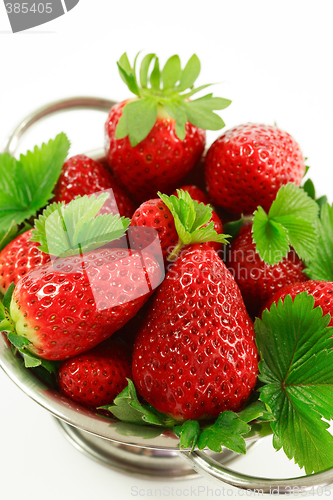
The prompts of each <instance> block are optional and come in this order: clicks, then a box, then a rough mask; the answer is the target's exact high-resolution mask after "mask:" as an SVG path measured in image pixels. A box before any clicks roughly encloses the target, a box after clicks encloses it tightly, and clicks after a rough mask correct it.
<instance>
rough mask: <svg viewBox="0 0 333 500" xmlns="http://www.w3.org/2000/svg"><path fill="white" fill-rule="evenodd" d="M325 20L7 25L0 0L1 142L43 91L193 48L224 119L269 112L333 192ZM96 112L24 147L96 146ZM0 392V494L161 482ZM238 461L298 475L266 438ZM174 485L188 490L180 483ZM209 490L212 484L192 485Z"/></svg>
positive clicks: (187, 5)
mask: <svg viewBox="0 0 333 500" xmlns="http://www.w3.org/2000/svg"><path fill="white" fill-rule="evenodd" d="M92 6H93V7H94V9H93V10H92ZM332 19H333V2H332V1H329V0H327V1H325V0H317V1H316V2H314V1H309V0H307V1H305V0H303V1H301V0H279V1H275V0H274V1H273V0H271V1H267V0H266V1H259V0H247V1H244V0H234V1H230V2H229V1H224V0H216V1H213V0H206V1H205V2H200V3H199V2H193V1H188V0H182V1H179V0H177V1H175V0H168V1H165V2H161V1H159V0H155V1H150V0H149V1H147V0H141V1H140V2H139V1H136V0H135V1H133V0H126V1H123V2H117V3H116V2H113V1H110V0H94V1H92V0H91V1H88V0H81V1H80V3H79V4H78V6H77V7H75V9H73V10H72V11H71V12H69V13H68V14H67V15H65V16H63V17H61V18H59V19H57V20H55V21H52V22H51V23H49V24H47V25H44V26H41V27H38V28H35V29H33V30H30V31H28V32H25V33H21V34H15V35H13V34H11V32H10V26H9V22H8V19H7V17H6V13H5V9H4V5H3V3H2V2H0V64H1V73H0V90H1V92H0V141H2V140H4V138H5V136H6V135H7V134H8V133H9V131H10V130H11V129H12V127H13V126H14V125H16V124H17V122H18V121H20V119H22V118H23V117H24V116H25V115H26V114H28V113H29V112H30V111H32V110H34V109H35V108H36V107H38V106H40V105H43V104H45V103H47V102H49V101H53V100H56V99H59V98H63V97H68V96H74V95H94V96H102V97H108V98H111V99H115V100H122V99H124V98H127V96H128V93H127V90H126V88H125V86H124V85H123V83H122V81H121V80H120V78H119V76H118V74H117V68H116V60H117V59H118V58H119V57H120V55H121V54H122V53H123V52H124V51H127V52H128V54H129V56H130V59H131V60H133V58H134V56H135V54H136V52H137V51H139V50H143V51H149V52H152V51H153V52H156V53H157V54H159V55H160V58H161V60H162V62H165V60H166V59H167V58H168V57H169V56H170V55H172V54H174V53H178V54H180V56H181V59H182V61H183V63H184V62H185V61H186V60H187V59H188V58H189V57H190V56H191V55H192V54H193V53H194V52H195V53H197V54H198V56H199V57H200V59H201V62H202V74H201V76H200V77H199V81H198V83H199V84H202V83H206V82H220V83H219V84H218V85H216V87H214V92H215V95H220V96H222V97H226V98H230V99H232V101H233V103H232V105H231V106H230V107H229V108H228V109H227V110H226V111H225V112H224V113H223V118H224V120H225V122H226V124H227V127H231V126H233V125H237V124H239V123H242V122H248V121H253V122H262V123H270V124H273V123H274V122H276V123H277V124H278V126H280V127H281V128H283V129H285V130H287V131H288V132H289V133H291V134H292V135H293V136H294V137H295V138H296V140H297V141H298V142H299V143H300V145H301V147H302V149H303V152H304V154H305V156H306V157H308V160H307V163H308V164H309V165H310V166H311V171H310V173H311V177H312V179H313V180H314V181H315V184H316V186H317V189H318V192H319V193H320V194H324V193H326V194H328V196H329V198H330V199H332V196H331V185H332V179H333V170H332V166H333V158H332V137H333V125H332V111H333V74H332V48H333V44H332V42H333V30H332ZM104 119H105V117H104V116H103V115H102V114H84V113H81V112H80V113H79V114H77V115H75V116H72V115H65V116H63V115H62V116H61V117H58V118H55V119H52V120H51V122H50V124H47V125H43V126H40V127H36V129H35V131H34V134H33V136H29V137H27V138H26V139H25V140H24V141H23V143H22V150H24V149H25V148H26V147H31V146H33V144H34V143H40V142H42V141H43V140H47V139H49V138H50V137H51V136H52V135H55V134H56V133H58V132H60V131H62V130H64V131H66V132H67V133H68V134H69V136H70V139H71V141H72V144H73V147H72V152H75V153H77V152H83V151H87V150H89V149H93V148H96V147H101V146H102V145H103V122H104ZM208 137H209V140H210V141H211V140H213V139H214V137H217V134H216V133H209V135H208ZM0 394H1V411H0V449H1V454H0V470H1V483H0V495H1V498H2V499H6V500H18V499H19V498H25V499H26V500H30V499H36V498H37V499H39V498H44V497H45V498H46V497H47V498H48V499H49V500H53V499H57V498H59V496H61V497H62V498H65V499H66V500H67V498H68V499H70V498H71V499H73V498H78V499H81V500H88V499H89V500H90V499H92V498H101V497H103V498H105V499H108V498H110V499H111V498H112V499H113V498H118V497H121V498H122V499H123V500H127V499H130V498H135V497H134V496H133V494H132V493H134V490H131V488H132V487H133V486H135V487H138V488H152V489H155V488H161V487H162V486H163V485H167V484H168V486H170V482H169V483H159V482H153V483H150V482H148V481H142V480H138V479H134V478H128V477H126V476H122V475H120V474H118V473H115V472H112V471H110V470H108V469H106V468H103V467H102V466H100V465H98V464H96V463H94V462H92V461H90V460H89V459H88V458H86V457H84V456H82V455H81V454H80V453H79V452H78V451H76V450H75V449H74V448H72V447H71V445H69V444H68V443H67V442H66V441H65V439H64V438H63V437H62V436H61V435H60V434H59V432H58V430H57V429H56V427H55V424H54V423H53V421H52V419H51V417H50V416H49V415H48V414H47V413H46V412H45V411H44V410H43V409H41V408H39V407H38V406H37V405H36V404H35V403H33V402H32V401H31V400H29V399H28V397H27V396H25V395H24V394H23V393H21V392H20V390H19V389H17V388H16V387H15V386H14V385H13V384H12V383H11V382H10V381H9V379H7V377H6V375H5V374H4V373H2V372H1V373H0ZM239 468H240V469H241V470H243V471H246V472H248V473H251V474H257V475H260V476H274V475H275V477H278V476H280V475H281V476H292V475H297V474H299V469H298V468H297V467H296V466H294V465H293V464H292V463H289V462H288V460H287V459H286V458H285V457H284V455H283V454H282V453H275V452H274V451H273V449H272V446H271V443H270V439H269V438H268V439H267V440H266V441H264V442H263V443H261V444H260V445H259V446H258V448H257V449H256V450H255V451H253V453H252V454H251V455H249V456H248V457H246V458H244V459H241V461H240V462H239ZM199 485H201V486H205V487H206V486H207V487H208V486H211V485H210V484H209V483H208V481H206V480H204V479H198V480H196V481H194V480H192V481H182V482H177V483H175V484H174V487H175V488H177V489H180V490H181V489H183V490H184V489H186V488H189V487H190V486H199ZM213 489H214V490H215V489H216V487H215V486H214V485H213ZM141 493H144V494H145V496H147V495H148V494H149V492H148V491H147V490H142V491H141ZM174 495H175V496H176V493H174ZM179 495H180V492H179V491H178V498H186V491H184V493H183V495H180V496H179ZM332 495H333V493H332ZM153 496H154V492H153ZM170 496H171V494H170ZM158 497H159V496H157V497H156V498H158ZM206 497H207V498H212V493H209V494H208V493H207V492H205V493H201V495H200V498H206ZM141 498H144V496H141Z"/></svg>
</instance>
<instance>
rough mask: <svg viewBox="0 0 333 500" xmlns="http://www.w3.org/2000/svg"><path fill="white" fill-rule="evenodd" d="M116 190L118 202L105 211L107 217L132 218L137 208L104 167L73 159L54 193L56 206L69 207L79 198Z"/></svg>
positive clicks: (110, 204)
mask: <svg viewBox="0 0 333 500" xmlns="http://www.w3.org/2000/svg"><path fill="white" fill-rule="evenodd" d="M105 189H112V191H113V195H114V198H113V199H111V198H110V202H109V204H108V205H107V206H106V205H104V207H103V212H104V213H115V214H117V213H119V214H120V215H121V216H124V217H132V214H133V212H134V204H133V202H132V201H131V199H130V198H129V196H128V195H127V194H126V193H125V191H124V190H123V189H122V188H121V187H120V186H119V185H118V183H117V181H116V180H115V179H114V177H112V175H111V174H110V172H108V170H107V169H106V168H105V167H104V165H102V164H101V163H99V162H97V161H95V160H92V159H91V158H88V157H87V156H85V155H77V156H73V157H72V158H69V159H68V160H67V161H66V162H65V164H64V166H63V168H62V171H61V174H60V177H59V180H58V183H57V185H56V187H55V190H54V194H55V197H54V200H53V201H54V202H56V203H59V202H62V201H64V202H65V203H69V202H70V201H72V200H74V198H76V197H77V196H84V195H85V194H87V195H89V194H93V193H98V192H100V191H104V190H105Z"/></svg>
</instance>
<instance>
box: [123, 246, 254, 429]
mask: <svg viewBox="0 0 333 500" xmlns="http://www.w3.org/2000/svg"><path fill="white" fill-rule="evenodd" d="M132 370H133V379H134V382H135V384H136V386H137V389H138V391H139V392H140V394H141V395H142V396H143V397H144V398H145V399H146V400H147V401H148V402H149V403H150V404H152V405H153V406H154V407H155V408H156V409H157V410H159V411H161V412H165V413H167V414H169V415H172V416H173V417H174V418H176V419H178V420H187V419H197V418H204V417H215V416H217V415H219V413H220V412H221V411H224V410H234V411H237V410H239V409H240V408H242V406H243V405H244V403H245V401H246V400H247V399H248V397H249V396H250V394H251V392H252V390H253V388H254V386H255V383H256V379H257V373H258V359H257V349H256V345H255V340H254V329H253V324H252V322H251V320H250V317H249V315H248V313H247V312H246V309H245V306H244V302H243V300H242V297H241V294H240V291H239V289H238V286H237V284H236V283H235V281H234V279H233V277H232V276H231V274H230V273H229V271H228V270H227V268H226V267H225V265H224V263H223V262H222V260H221V259H220V258H219V257H218V255H217V253H216V252H215V251H214V250H213V249H211V248H210V247H209V246H208V245H206V244H203V245H193V246H191V247H188V248H187V250H184V251H183V252H182V254H181V256H180V257H179V258H178V259H177V261H176V262H175V263H174V265H173V266H172V268H171V270H170V271H169V272H168V274H167V276H166V278H165V280H164V281H163V283H162V285H161V286H160V287H159V289H158V291H157V293H156V295H155V296H154V298H153V303H152V307H151V309H150V311H149V313H148V315H147V317H146V319H145V321H144V323H143V326H142V328H141V330H140V332H139V333H138V336H137V338H136V341H135V345H134V351H133V367H132Z"/></svg>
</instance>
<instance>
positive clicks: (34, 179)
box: [0, 134, 69, 239]
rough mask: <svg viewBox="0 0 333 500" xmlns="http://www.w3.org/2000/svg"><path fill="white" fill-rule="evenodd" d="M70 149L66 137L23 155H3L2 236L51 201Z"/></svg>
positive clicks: (0, 167)
mask: <svg viewBox="0 0 333 500" xmlns="http://www.w3.org/2000/svg"><path fill="white" fill-rule="evenodd" d="M68 150H69V141H68V139H67V137H66V135H65V134H59V135H57V137H56V138H55V139H54V140H50V141H49V142H48V143H47V144H43V145H42V146H41V147H40V148H38V147H37V146H36V147H35V148H34V150H33V151H28V152H27V154H26V155H21V156H20V161H18V160H16V159H15V158H13V157H11V156H10V155H9V154H8V153H4V154H1V155H0V234H1V238H2V239H3V237H4V236H5V234H6V233H8V231H11V228H13V227H14V226H13V224H14V223H15V224H20V223H21V222H23V221H24V220H25V219H29V218H30V217H32V216H34V215H36V212H37V211H38V210H39V209H41V208H42V207H44V206H45V205H46V204H47V203H48V201H49V200H50V198H52V196H53V195H52V190H53V188H54V186H55V184H56V182H57V180H58V177H59V175H60V172H61V168H62V166H63V163H64V161H65V158H66V156H67V153H68Z"/></svg>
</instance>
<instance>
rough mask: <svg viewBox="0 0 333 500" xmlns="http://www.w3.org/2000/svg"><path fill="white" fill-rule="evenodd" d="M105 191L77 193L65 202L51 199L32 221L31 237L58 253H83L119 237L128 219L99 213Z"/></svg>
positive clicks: (54, 253)
mask: <svg viewBox="0 0 333 500" xmlns="http://www.w3.org/2000/svg"><path fill="white" fill-rule="evenodd" d="M109 196H110V194H109V193H108V192H103V193H101V194H100V195H99V196H98V197H96V196H95V195H91V196H87V195H85V196H83V197H81V196H78V197H77V198H75V200H73V201H71V202H70V203H68V204H67V205H65V203H64V202H61V203H52V205H49V206H48V207H47V208H46V209H45V210H44V212H43V214H42V215H40V217H39V218H38V219H37V220H36V221H35V228H34V229H33V231H32V237H31V241H37V242H38V243H39V244H40V250H41V251H42V252H45V253H47V254H50V255H54V256H57V257H67V256H69V255H77V254H81V255H82V254H83V253H85V252H89V251H92V250H96V249H97V248H100V247H102V246H103V245H106V244H107V243H109V242H110V241H113V240H115V239H118V238H121V237H122V236H123V235H124V234H125V232H126V230H127V228H128V226H129V224H130V220H129V219H127V218H126V217H119V215H113V214H103V215H98V213H99V211H100V209H101V208H102V207H103V205H104V203H105V202H106V200H107V199H108V198H109Z"/></svg>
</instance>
